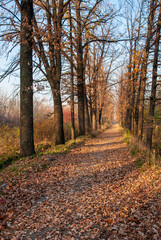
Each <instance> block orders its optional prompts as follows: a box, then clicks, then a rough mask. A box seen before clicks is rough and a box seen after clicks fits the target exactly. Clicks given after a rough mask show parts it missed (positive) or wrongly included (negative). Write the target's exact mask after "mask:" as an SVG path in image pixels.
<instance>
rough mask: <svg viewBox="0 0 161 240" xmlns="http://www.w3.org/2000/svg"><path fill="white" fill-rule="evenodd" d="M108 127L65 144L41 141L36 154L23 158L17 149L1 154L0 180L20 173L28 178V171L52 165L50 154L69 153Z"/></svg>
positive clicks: (37, 170) (40, 169) (39, 169)
mask: <svg viewBox="0 0 161 240" xmlns="http://www.w3.org/2000/svg"><path fill="white" fill-rule="evenodd" d="M105 129H107V127H106V128H103V129H99V130H98V131H96V132H95V133H94V135H93V134H91V135H85V136H79V137H77V138H76V139H75V140H68V141H66V143H65V144H62V145H57V146H51V145H50V144H49V143H48V142H47V141H45V142H44V143H43V142H41V143H40V144H39V145H37V147H36V154H34V155H32V156H30V157H26V158H22V157H20V154H19V153H17V151H15V152H13V154H11V155H6V154H4V156H2V155H1V156H0V169H1V178H0V181H2V182H3V181H4V179H6V180H7V179H10V178H12V177H14V176H16V175H20V176H22V177H23V178H25V179H27V178H28V173H30V172H31V171H36V172H41V171H43V170H44V169H46V168H48V167H49V166H50V164H51V163H50V162H49V161H47V160H46V157H47V156H48V155H57V154H67V153H69V151H70V149H72V148H73V147H74V146H77V145H79V144H82V143H84V142H86V141H87V140H88V139H90V138H92V137H95V136H96V135H97V134H99V133H100V132H102V131H104V130H105Z"/></svg>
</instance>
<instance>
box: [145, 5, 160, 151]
mask: <svg viewBox="0 0 161 240" xmlns="http://www.w3.org/2000/svg"><path fill="white" fill-rule="evenodd" d="M160 5H161V3H160ZM160 29H161V6H160V10H159V16H158V23H157V30H156V39H155V51H154V62H153V75H152V87H151V96H150V107H149V127H148V129H147V146H148V147H149V148H151V147H152V135H153V121H154V110H155V100H156V87H157V68H158V55H159V54H158V53H159V41H160Z"/></svg>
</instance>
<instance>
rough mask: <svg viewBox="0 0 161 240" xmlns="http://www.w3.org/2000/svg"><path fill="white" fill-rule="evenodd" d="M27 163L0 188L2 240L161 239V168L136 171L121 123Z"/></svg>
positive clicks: (3, 175)
mask: <svg viewBox="0 0 161 240" xmlns="http://www.w3.org/2000/svg"><path fill="white" fill-rule="evenodd" d="M49 158H50V159H52V158H53V159H54V160H51V161H48V160H47V159H49ZM25 161H26V163H24V162H25ZM24 162H23V164H26V165H28V163H30V167H28V168H27V172H26V173H25V175H24V174H23V173H22V174H19V175H15V176H14V177H12V176H11V177H12V179H11V180H10V181H9V182H8V185H6V186H5V187H4V188H3V189H1V192H0V194H1V195H0V205H1V207H0V208H1V211H0V212H1V214H0V221H1V225H0V231H1V233H0V234H1V235H0V236H1V239H2V240H3V239H12V240H14V239H27V240H28V239H37V240H39V239H54V240H56V239H58V240H61V239H62V240H63V239H64V240H67V239H70V240H72V239H73V240H78V239H95V240H97V239H109V240H110V239H111V240H112V239H113V240H117V239H118V240H121V239H123V240H126V239H127V240H128V239H151V240H152V239H154V240H159V239H160V237H161V232H160V229H161V228H160V227H161V226H160V225H161V224H160V223H161V218H160V217H161V216H160V213H161V211H160V210H161V209H160V208H161V181H160V172H161V169H160V168H159V167H158V168H155V169H152V168H150V167H147V168H146V169H144V171H142V170H141V169H137V164H136V158H135V157H134V156H131V154H130V151H129V148H128V147H127V144H126V143H125V142H124V139H123V136H122V134H121V133H120V128H119V126H118V125H113V126H112V127H111V128H110V129H108V130H106V131H104V132H103V133H101V134H99V135H98V136H97V137H95V138H93V139H89V140H88V141H87V142H85V144H84V145H80V146H78V147H76V148H74V149H71V150H70V151H69V153H68V154H66V155H62V154H57V155H56V156H52V155H50V156H40V157H35V158H34V159H29V160H27V159H26V160H24ZM2 177H3V179H4V182H5V181H6V174H5V173H2Z"/></svg>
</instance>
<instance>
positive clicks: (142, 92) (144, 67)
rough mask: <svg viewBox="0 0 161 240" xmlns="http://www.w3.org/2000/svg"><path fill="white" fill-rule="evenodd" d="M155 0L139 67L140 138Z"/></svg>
mask: <svg viewBox="0 0 161 240" xmlns="http://www.w3.org/2000/svg"><path fill="white" fill-rule="evenodd" d="M155 3H156V1H155V0H151V3H150V14H149V19H148V33H147V39H146V45H145V51H144V53H143V60H142V69H141V79H140V80H141V81H140V96H139V120H138V137H139V139H142V136H143V120H144V95H145V85H146V75H147V64H148V56H149V51H150V40H151V38H152V29H153V19H154V14H155Z"/></svg>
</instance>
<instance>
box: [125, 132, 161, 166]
mask: <svg viewBox="0 0 161 240" xmlns="http://www.w3.org/2000/svg"><path fill="white" fill-rule="evenodd" d="M123 134H124V141H125V142H126V143H127V144H128V145H129V148H130V152H131V156H132V157H133V156H136V157H137V160H136V163H137V168H138V169H140V168H141V167H142V166H145V165H146V166H151V167H155V166H156V165H160V164H161V156H160V155H159V154H158V151H156V150H155V149H153V150H149V149H148V148H147V147H146V146H145V144H144V143H143V142H142V141H139V140H138V139H137V138H136V137H134V136H132V135H131V134H130V131H129V130H125V131H124V132H123Z"/></svg>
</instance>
